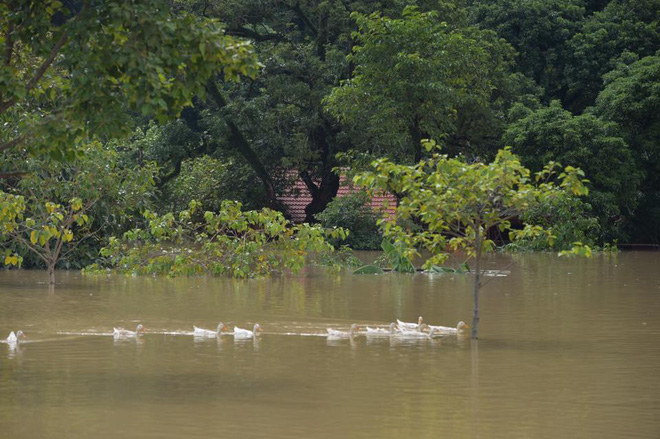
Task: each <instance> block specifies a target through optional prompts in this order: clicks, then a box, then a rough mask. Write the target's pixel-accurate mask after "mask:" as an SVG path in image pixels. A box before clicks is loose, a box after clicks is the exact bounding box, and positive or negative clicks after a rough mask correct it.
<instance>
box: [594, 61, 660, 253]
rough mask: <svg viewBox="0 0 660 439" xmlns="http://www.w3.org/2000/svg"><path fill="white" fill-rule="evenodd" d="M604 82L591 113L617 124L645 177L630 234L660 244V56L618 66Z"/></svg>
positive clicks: (643, 240) (640, 239)
mask: <svg viewBox="0 0 660 439" xmlns="http://www.w3.org/2000/svg"><path fill="white" fill-rule="evenodd" d="M633 60H634V57H633V58H632V59H631V60H630V61H633ZM604 81H605V88H604V89H603V91H602V92H601V93H600V94H599V95H598V98H597V100H596V107H595V109H594V111H595V113H597V114H598V115H599V116H600V117H602V118H604V119H606V120H609V121H614V122H616V123H618V124H619V126H620V127H621V132H622V133H623V135H624V137H625V139H626V141H627V142H628V144H629V145H630V147H631V149H632V151H633V153H634V158H635V162H636V163H637V168H638V170H639V171H640V172H642V173H643V176H644V177H643V180H642V183H641V185H640V192H641V200H640V202H639V206H638V208H637V210H636V212H635V215H634V218H633V220H632V222H631V224H630V225H629V228H628V229H629V233H630V234H631V235H632V236H633V239H634V240H635V241H637V242H646V243H649V242H653V243H660V207H659V206H660V52H658V53H656V54H655V55H653V56H647V57H645V58H642V59H640V60H637V61H634V62H629V63H620V64H619V65H618V67H617V68H616V69H614V70H613V71H611V72H610V73H608V74H606V75H605V76H604Z"/></svg>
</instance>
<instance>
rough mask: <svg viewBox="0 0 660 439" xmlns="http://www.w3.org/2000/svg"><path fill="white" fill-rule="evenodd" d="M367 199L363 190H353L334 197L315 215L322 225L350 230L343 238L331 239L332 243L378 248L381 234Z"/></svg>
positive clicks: (371, 248) (356, 248) (364, 248)
mask: <svg viewBox="0 0 660 439" xmlns="http://www.w3.org/2000/svg"><path fill="white" fill-rule="evenodd" d="M369 201H371V198H369V195H367V193H366V192H365V191H358V192H353V193H351V194H348V195H345V196H343V197H337V198H335V199H334V200H332V201H331V202H330V203H329V204H328V206H327V207H326V208H325V210H324V211H323V212H321V213H319V214H317V215H316V218H317V219H318V220H319V221H320V222H321V224H323V226H324V227H341V228H344V229H347V230H349V231H350V234H349V235H348V237H346V238H344V239H343V240H339V239H337V240H334V241H331V242H332V243H333V244H334V245H340V244H344V245H348V246H349V247H351V248H353V249H355V250H380V243H381V241H382V239H383V235H382V234H381V233H380V230H379V229H378V225H377V220H378V217H377V215H376V213H375V212H374V211H373V210H372V208H371V207H370V206H369V204H368V203H369Z"/></svg>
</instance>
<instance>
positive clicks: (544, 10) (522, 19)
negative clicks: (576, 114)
mask: <svg viewBox="0 0 660 439" xmlns="http://www.w3.org/2000/svg"><path fill="white" fill-rule="evenodd" d="M471 3H472V7H471V12H472V16H473V20H474V21H475V22H476V23H477V24H478V25H479V26H481V27H483V28H485V29H492V30H494V31H496V32H497V34H498V35H499V36H500V37H502V38H504V39H505V40H506V41H507V42H509V43H511V44H512V45H513V47H514V48H515V49H516V51H517V52H518V53H517V58H516V67H517V69H518V71H520V72H521V73H523V74H525V75H526V76H528V77H529V78H532V79H534V81H536V83H537V84H539V85H540V86H542V87H543V88H544V90H545V96H544V97H545V100H546V102H547V101H549V100H550V99H560V98H562V97H563V95H564V94H565V90H564V87H565V85H564V83H563V74H564V66H565V63H566V60H567V55H568V48H567V46H566V41H567V40H569V39H570V38H572V37H573V36H574V35H575V34H576V33H578V32H579V31H580V30H581V26H582V22H583V20H584V16H585V8H584V1H582V0H489V1H485V2H483V1H474V2H471Z"/></svg>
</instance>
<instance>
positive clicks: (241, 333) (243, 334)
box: [234, 323, 262, 339]
mask: <svg viewBox="0 0 660 439" xmlns="http://www.w3.org/2000/svg"><path fill="white" fill-rule="evenodd" d="M261 330H262V329H261V325H259V323H255V324H254V327H253V328H252V331H250V330H249V329H241V328H238V327H236V326H234V338H238V339H247V338H252V337H255V336H256V335H257V332H260V331H261Z"/></svg>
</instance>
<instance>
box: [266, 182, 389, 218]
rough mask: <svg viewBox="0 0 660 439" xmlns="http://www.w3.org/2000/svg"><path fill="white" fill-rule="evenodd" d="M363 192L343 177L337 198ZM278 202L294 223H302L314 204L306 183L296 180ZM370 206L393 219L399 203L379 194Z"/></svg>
mask: <svg viewBox="0 0 660 439" xmlns="http://www.w3.org/2000/svg"><path fill="white" fill-rule="evenodd" d="M361 190H363V189H360V188H357V187H355V186H353V185H352V183H351V181H350V180H349V179H346V178H345V177H343V176H342V177H341V179H340V182H339V189H337V195H336V196H337V197H344V196H346V195H349V194H352V193H354V192H359V191H361ZM277 200H278V201H279V203H280V204H281V205H282V206H283V207H284V208H285V212H286V216H287V218H289V219H290V220H291V221H292V222H294V223H302V222H304V221H305V218H306V217H307V213H306V212H305V208H306V207H307V206H308V205H309V204H310V203H311V202H312V196H311V194H310V193H309V190H308V188H307V186H306V185H305V183H304V182H303V181H302V180H301V179H296V180H295V181H294V182H293V184H292V185H290V186H289V188H288V189H287V190H286V191H285V192H284V194H282V195H280V196H278V197H277ZM368 204H369V206H370V207H371V208H372V209H373V210H374V211H378V212H380V211H383V210H384V211H385V212H386V213H387V216H389V217H391V216H393V215H394V211H395V209H396V204H397V202H396V198H395V197H394V195H392V194H390V193H379V194H375V195H374V196H372V197H371V202H369V203H368Z"/></svg>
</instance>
